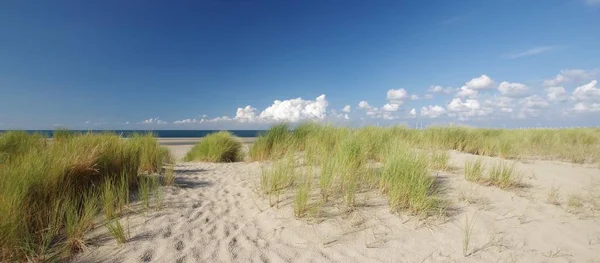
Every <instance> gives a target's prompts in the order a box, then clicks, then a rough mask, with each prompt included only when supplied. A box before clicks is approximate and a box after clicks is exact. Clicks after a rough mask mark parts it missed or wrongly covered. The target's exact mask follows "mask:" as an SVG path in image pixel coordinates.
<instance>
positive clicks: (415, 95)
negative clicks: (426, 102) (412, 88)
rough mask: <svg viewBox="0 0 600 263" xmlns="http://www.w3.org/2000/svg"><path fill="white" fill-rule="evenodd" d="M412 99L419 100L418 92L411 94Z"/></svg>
mask: <svg viewBox="0 0 600 263" xmlns="http://www.w3.org/2000/svg"><path fill="white" fill-rule="evenodd" d="M410 100H419V95H417V94H413V95H410Z"/></svg>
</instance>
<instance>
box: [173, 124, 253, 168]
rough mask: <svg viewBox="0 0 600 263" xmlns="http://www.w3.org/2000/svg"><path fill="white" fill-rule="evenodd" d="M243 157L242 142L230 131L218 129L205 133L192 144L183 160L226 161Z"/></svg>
mask: <svg viewBox="0 0 600 263" xmlns="http://www.w3.org/2000/svg"><path fill="white" fill-rule="evenodd" d="M243 158H244V154H243V152H242V143H241V142H240V141H238V140H237V139H236V138H235V137H234V136H233V135H232V134H231V133H230V132H227V131H220V132H217V133H213V134H209V135H207V136H206V137H204V138H203V139H202V140H201V141H200V142H198V143H197V144H196V145H194V147H193V148H192V149H191V150H190V151H189V152H188V153H187V154H186V156H185V158H184V160H185V161H187V162H192V161H204V162H219V163H226V162H238V161H242V160H243Z"/></svg>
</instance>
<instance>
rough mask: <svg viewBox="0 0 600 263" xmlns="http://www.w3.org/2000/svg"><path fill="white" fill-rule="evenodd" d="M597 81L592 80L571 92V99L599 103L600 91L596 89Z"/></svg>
mask: <svg viewBox="0 0 600 263" xmlns="http://www.w3.org/2000/svg"><path fill="white" fill-rule="evenodd" d="M596 84H598V81H596V80H592V81H591V82H590V83H587V84H585V85H582V86H579V87H577V88H576V89H575V90H574V91H573V98H574V99H575V100H577V101H598V102H600V89H599V88H597V87H596Z"/></svg>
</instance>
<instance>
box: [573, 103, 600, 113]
mask: <svg viewBox="0 0 600 263" xmlns="http://www.w3.org/2000/svg"><path fill="white" fill-rule="evenodd" d="M572 111H574V112H576V113H590V112H600V103H584V102H578V103H576V104H575V105H574V106H573V108H572Z"/></svg>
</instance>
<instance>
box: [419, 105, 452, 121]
mask: <svg viewBox="0 0 600 263" xmlns="http://www.w3.org/2000/svg"><path fill="white" fill-rule="evenodd" d="M444 114H446V110H445V109H444V108H443V107H441V106H438V105H435V106H431V105H429V106H426V107H423V108H421V116H424V117H429V118H437V117H440V116H442V115H444Z"/></svg>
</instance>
